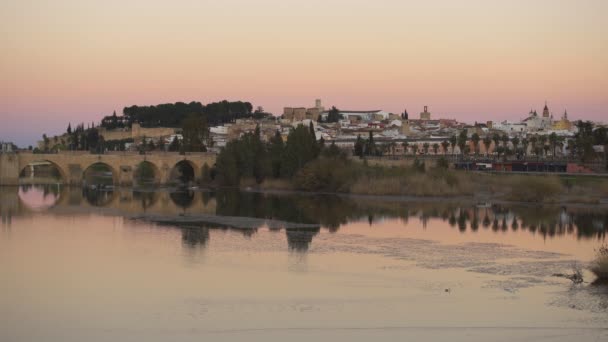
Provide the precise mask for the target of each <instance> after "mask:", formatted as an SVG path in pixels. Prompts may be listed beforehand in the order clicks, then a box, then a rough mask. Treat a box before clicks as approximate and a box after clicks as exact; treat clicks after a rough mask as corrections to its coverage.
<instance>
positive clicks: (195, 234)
mask: <svg viewBox="0 0 608 342" xmlns="http://www.w3.org/2000/svg"><path fill="white" fill-rule="evenodd" d="M180 229H181V231H182V244H183V245H184V246H187V247H190V248H194V247H198V246H200V247H205V246H206V245H207V241H209V229H208V228H205V227H180Z"/></svg>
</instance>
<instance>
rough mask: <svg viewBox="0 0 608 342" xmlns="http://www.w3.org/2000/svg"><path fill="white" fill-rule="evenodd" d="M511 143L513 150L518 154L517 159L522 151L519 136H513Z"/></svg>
mask: <svg viewBox="0 0 608 342" xmlns="http://www.w3.org/2000/svg"><path fill="white" fill-rule="evenodd" d="M511 143H513V152H514V153H517V154H518V156H517V159H519V157H520V156H519V153H520V150H519V138H518V137H513V139H511Z"/></svg>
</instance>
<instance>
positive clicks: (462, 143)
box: [458, 130, 467, 156]
mask: <svg viewBox="0 0 608 342" xmlns="http://www.w3.org/2000/svg"><path fill="white" fill-rule="evenodd" d="M466 146H467V132H466V131H464V130H463V131H461V132H460V134H459V135H458V147H459V148H460V154H462V155H463V156H464V152H465V151H464V148H465V147H466Z"/></svg>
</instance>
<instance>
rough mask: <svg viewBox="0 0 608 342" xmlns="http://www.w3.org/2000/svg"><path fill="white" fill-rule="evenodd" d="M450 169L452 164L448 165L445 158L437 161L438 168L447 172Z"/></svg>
mask: <svg viewBox="0 0 608 342" xmlns="http://www.w3.org/2000/svg"><path fill="white" fill-rule="evenodd" d="M449 167H450V163H448V160H447V159H445V157H441V158H439V159H437V168H438V169H444V170H447V169H448V168H449Z"/></svg>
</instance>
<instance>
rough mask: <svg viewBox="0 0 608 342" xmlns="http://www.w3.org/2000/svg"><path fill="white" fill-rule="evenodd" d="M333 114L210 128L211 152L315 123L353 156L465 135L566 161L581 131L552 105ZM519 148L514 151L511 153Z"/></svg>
mask: <svg viewBox="0 0 608 342" xmlns="http://www.w3.org/2000/svg"><path fill="white" fill-rule="evenodd" d="M331 112H332V109H328V108H325V107H324V106H323V104H322V101H321V100H320V99H317V100H316V101H315V103H314V106H312V107H285V108H284V109H283V113H282V115H281V116H273V115H266V116H263V117H262V118H261V119H252V118H250V119H237V120H235V121H234V122H230V123H226V124H223V125H220V126H214V127H210V139H209V141H208V143H207V146H208V150H210V151H212V152H213V151H215V152H217V151H219V149H221V148H222V147H223V146H225V145H226V143H227V142H228V141H230V140H233V139H237V138H238V137H240V136H241V135H243V134H245V133H247V132H252V131H254V130H255V129H256V127H259V128H260V132H261V136H262V139H263V140H265V141H269V140H270V138H272V137H273V136H274V135H275V134H276V132H277V131H278V132H280V134H281V136H282V137H283V138H284V140H285V139H286V138H287V135H288V134H289V131H290V130H291V129H292V128H294V127H296V126H298V125H300V124H303V125H306V126H309V125H310V124H311V123H312V125H313V127H314V130H315V134H316V137H317V139H323V140H324V141H325V143H327V144H329V143H334V144H336V145H337V146H338V147H340V148H343V149H345V150H348V151H353V148H354V145H355V142H356V141H357V138H358V137H359V136H361V137H362V138H367V137H369V135H370V134H371V135H372V136H373V138H374V140H375V142H376V143H377V144H379V145H381V146H385V147H389V149H390V153H391V154H407V153H417V154H434V153H435V154H444V153H445V154H447V153H451V154H453V153H460V152H461V151H460V149H459V147H457V146H454V144H453V143H452V144H450V145H449V146H446V142H448V141H450V140H451V138H452V137H454V136H458V135H459V134H460V133H461V132H463V131H465V132H466V135H467V137H468V138H469V148H470V149H471V150H475V151H477V152H480V153H487V152H493V151H494V150H496V148H497V147H498V146H496V145H497V144H496V143H495V140H493V141H492V143H491V144H489V145H488V144H484V143H481V142H478V143H477V144H475V146H473V145H472V141H471V140H470V139H471V138H472V137H473V136H474V135H476V136H478V137H480V138H481V139H483V138H484V137H495V136H496V135H500V136H501V138H502V137H504V136H507V137H508V138H509V139H512V138H517V139H516V140H515V141H517V140H519V141H521V140H523V139H529V138H531V137H532V136H535V137H538V138H539V139H538V140H539V141H546V140H547V139H543V138H540V137H541V136H547V137H548V136H554V137H555V136H557V137H559V138H560V142H561V143H560V146H559V148H558V149H552V150H551V153H555V154H556V155H565V154H567V141H568V139H569V138H571V137H573V136H574V135H575V134H576V130H577V127H576V125H575V123H574V122H572V121H570V119H569V118H568V113H567V112H566V111H565V110H564V111H563V114H562V115H560V116H559V117H557V116H555V115H553V113H552V112H551V111H550V110H549V107H548V105H547V103H545V106H544V108H543V110H542V113H540V114H539V113H538V112H537V111H536V110H530V112H529V113H528V114H527V116H525V117H524V118H523V119H521V120H519V121H496V122H495V121H487V122H484V123H478V122H476V123H473V124H470V123H464V122H459V121H458V120H456V119H450V118H442V117H441V116H440V115H437V114H434V113H431V111H430V109H429V108H428V107H427V106H425V107H423V108H422V109H421V111H420V112H419V114H418V115H410V114H409V113H408V111H407V110H404V111H403V112H401V113H391V112H387V111H384V110H381V109H369V110H360V109H357V110H346V109H340V110H338V113H339V115H338V118H337V119H336V118H335V112H334V118H333V119H332V120H329V117H330V113H331ZM119 118H120V117H119ZM329 121H332V122H329ZM601 125H604V124H601V123H597V124H596V126H597V127H599V126H601ZM99 134H100V135H101V136H103V138H104V140H105V141H118V140H120V141H124V144H125V146H124V148H125V149H127V150H130V149H131V150H137V149H138V148H139V146H141V144H142V143H143V142H144V141H145V143H146V144H150V143H151V145H154V146H163V147H162V148H164V149H166V148H167V147H168V146H169V145H170V144H171V142H172V141H174V140H175V139H178V140H181V139H182V135H181V129H179V128H169V127H153V128H145V127H142V126H141V125H139V124H137V123H133V124H132V125H131V126H130V127H125V128H118V129H113V130H110V129H105V128H102V127H100V128H99ZM66 139H68V136H67V135H66V134H64V135H61V136H56V137H50V138H47V141H46V142H44V141H41V142H39V146H38V148H40V149H41V150H42V149H43V148H44V149H45V150H48V149H49V147H52V146H61V145H63V146H65V140H66ZM534 140H536V139H534ZM49 142H50V143H49ZM404 143H405V144H404ZM49 144H50V146H49ZM408 146H409V148H408ZM504 147H506V148H507V147H509V146H508V145H507V146H504ZM517 147H518V146H510V148H512V149H516V148H517ZM114 148H116V147H114ZM527 148H528V150H529V151H526V152H525V153H526V154H527V153H528V152H530V153H531V154H534V153H535V151H534V148H533V147H532V146H527ZM554 151H555V152H554Z"/></svg>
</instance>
